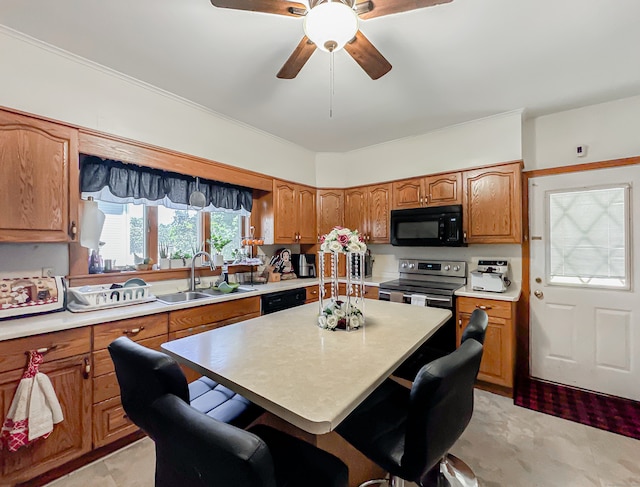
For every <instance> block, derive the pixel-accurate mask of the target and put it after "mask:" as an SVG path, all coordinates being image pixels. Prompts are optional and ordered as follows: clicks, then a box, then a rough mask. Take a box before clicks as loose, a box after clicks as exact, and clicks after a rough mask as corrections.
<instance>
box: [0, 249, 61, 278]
mask: <svg viewBox="0 0 640 487" xmlns="http://www.w3.org/2000/svg"><path fill="white" fill-rule="evenodd" d="M43 267H50V268H52V269H53V273H54V275H56V276H66V275H67V274H69V250H68V245H67V244H65V243H49V244H27V243H23V244H0V274H3V273H14V272H17V271H23V272H25V273H29V274H32V273H33V275H34V276H39V275H41V273H42V268H43Z"/></svg>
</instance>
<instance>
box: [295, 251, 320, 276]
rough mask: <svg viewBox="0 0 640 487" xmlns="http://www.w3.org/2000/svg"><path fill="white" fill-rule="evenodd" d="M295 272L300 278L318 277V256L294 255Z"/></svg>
mask: <svg viewBox="0 0 640 487" xmlns="http://www.w3.org/2000/svg"><path fill="white" fill-rule="evenodd" d="M291 263H292V264H293V270H294V272H295V273H296V275H297V276H298V277H316V276H317V274H316V254H293V255H292V256H291Z"/></svg>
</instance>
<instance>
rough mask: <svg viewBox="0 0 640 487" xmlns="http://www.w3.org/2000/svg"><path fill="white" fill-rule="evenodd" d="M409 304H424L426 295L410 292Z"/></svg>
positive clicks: (425, 303)
mask: <svg viewBox="0 0 640 487" xmlns="http://www.w3.org/2000/svg"><path fill="white" fill-rule="evenodd" d="M411 304H413V305H414V306H426V305H427V297H426V296H425V295H424V294H412V295H411Z"/></svg>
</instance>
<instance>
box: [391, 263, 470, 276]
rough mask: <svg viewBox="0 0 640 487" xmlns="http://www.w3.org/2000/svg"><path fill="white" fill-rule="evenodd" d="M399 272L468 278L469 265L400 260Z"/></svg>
mask: <svg viewBox="0 0 640 487" xmlns="http://www.w3.org/2000/svg"><path fill="white" fill-rule="evenodd" d="M398 271H399V272H400V274H419V275H425V276H448V277H466V276H467V263H466V262H464V261H448V260H421V259H400V262H399V263H398Z"/></svg>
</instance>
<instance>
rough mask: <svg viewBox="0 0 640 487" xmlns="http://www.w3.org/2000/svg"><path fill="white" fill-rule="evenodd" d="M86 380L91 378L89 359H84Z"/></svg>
mask: <svg viewBox="0 0 640 487" xmlns="http://www.w3.org/2000/svg"><path fill="white" fill-rule="evenodd" d="M83 375H84V378H85V379H88V378H89V377H90V376H91V362H90V361H89V358H88V357H85V358H84V373H83Z"/></svg>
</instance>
